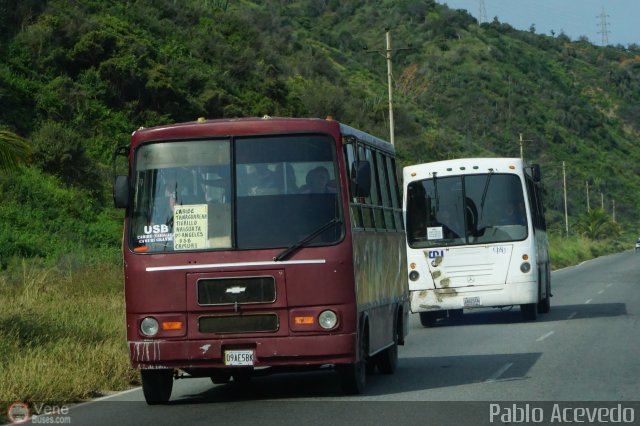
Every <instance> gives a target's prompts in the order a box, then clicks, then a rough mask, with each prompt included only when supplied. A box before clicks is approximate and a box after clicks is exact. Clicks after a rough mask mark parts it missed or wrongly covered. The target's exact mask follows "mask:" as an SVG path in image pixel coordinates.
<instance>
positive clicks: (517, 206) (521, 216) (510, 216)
mask: <svg viewBox="0 0 640 426" xmlns="http://www.w3.org/2000/svg"><path fill="white" fill-rule="evenodd" d="M526 224H527V217H526V215H525V212H524V203H523V202H522V201H518V202H515V201H510V202H508V203H507V205H506V207H505V211H504V215H503V216H502V217H501V218H500V223H499V225H526Z"/></svg>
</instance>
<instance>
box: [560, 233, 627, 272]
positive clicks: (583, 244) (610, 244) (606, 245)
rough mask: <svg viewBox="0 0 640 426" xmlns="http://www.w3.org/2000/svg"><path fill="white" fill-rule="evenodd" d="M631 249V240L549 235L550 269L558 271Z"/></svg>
mask: <svg viewBox="0 0 640 426" xmlns="http://www.w3.org/2000/svg"><path fill="white" fill-rule="evenodd" d="M632 247H633V239H629V238H618V239H611V240H597V241H594V240H590V239H588V238H585V237H582V236H575V235H574V236H570V237H568V238H567V237H562V236H559V235H557V234H550V235H549V255H550V257H551V267H552V269H554V270H555V269H560V268H564V267H566V266H571V265H575V264H578V263H580V262H583V261H585V260H589V259H593V258H594V257H599V256H603V255H605V254H611V253H618V252H621V251H625V250H629V249H631V248H632Z"/></svg>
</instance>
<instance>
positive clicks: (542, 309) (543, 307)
mask: <svg viewBox="0 0 640 426" xmlns="http://www.w3.org/2000/svg"><path fill="white" fill-rule="evenodd" d="M546 269H547V270H546V272H545V277H546V280H545V283H544V285H545V289H546V292H545V297H544V299H542V300H540V301H539V302H538V313H539V314H548V313H549V311H551V274H550V272H549V267H548V265H547V268H546Z"/></svg>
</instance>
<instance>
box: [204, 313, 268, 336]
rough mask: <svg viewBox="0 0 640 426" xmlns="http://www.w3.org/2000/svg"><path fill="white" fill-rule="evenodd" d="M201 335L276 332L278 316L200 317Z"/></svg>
mask: <svg viewBox="0 0 640 426" xmlns="http://www.w3.org/2000/svg"><path fill="white" fill-rule="evenodd" d="M198 328H199V330H200V332H201V333H264V332H270V331H277V330H278V315H276V314H257V315H220V316H211V317H202V318H200V320H199V321H198Z"/></svg>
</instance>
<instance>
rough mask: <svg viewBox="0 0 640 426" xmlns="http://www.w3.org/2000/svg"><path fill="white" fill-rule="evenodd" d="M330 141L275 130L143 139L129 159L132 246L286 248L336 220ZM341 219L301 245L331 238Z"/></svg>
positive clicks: (135, 248) (163, 248)
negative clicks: (264, 133)
mask: <svg viewBox="0 0 640 426" xmlns="http://www.w3.org/2000/svg"><path fill="white" fill-rule="evenodd" d="M335 151H336V148H335V142H334V141H333V139H332V138H331V137H329V136H326V135H278V136H272V135H269V136H259V137H244V138H240V137H238V138H232V139H229V138H225V139H209V140H192V141H184V140H182V141H164V142H154V143H147V144H144V145H142V146H140V148H139V149H138V150H137V152H136V155H135V159H134V182H133V183H132V187H133V188H134V197H133V207H132V209H131V215H132V216H131V221H132V226H131V227H130V229H131V233H130V235H129V247H130V249H132V250H133V251H134V252H172V251H185V250H215V249H223V250H229V249H238V250H243V249H267V248H281V247H289V246H291V245H293V244H295V243H297V242H299V241H300V240H301V239H303V238H305V237H306V236H308V235H309V234H311V233H313V232H314V231H315V230H317V229H318V228H320V227H321V226H323V225H324V224H326V223H327V222H329V221H331V220H334V219H335V220H341V219H342V217H341V213H340V212H341V208H340V206H339V201H340V197H339V192H340V190H339V185H337V184H336V181H337V180H338V175H337V172H336V159H335ZM343 233H344V231H343V227H342V225H341V223H339V224H337V225H336V226H334V227H330V228H328V229H326V231H324V232H322V233H321V234H319V235H318V236H317V237H315V238H314V239H313V240H312V241H309V242H308V243H307V244H306V245H309V246H314V245H329V244H335V243H337V242H338V241H339V240H341V239H342V236H343Z"/></svg>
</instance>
